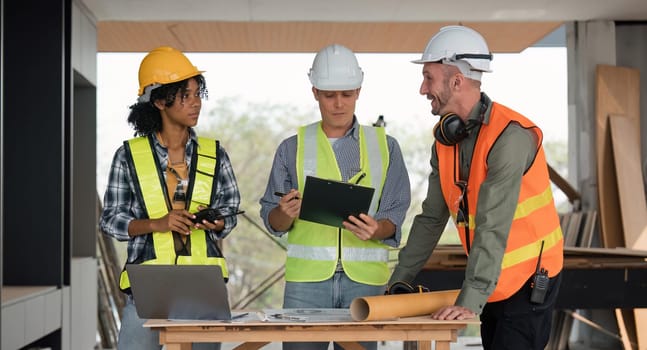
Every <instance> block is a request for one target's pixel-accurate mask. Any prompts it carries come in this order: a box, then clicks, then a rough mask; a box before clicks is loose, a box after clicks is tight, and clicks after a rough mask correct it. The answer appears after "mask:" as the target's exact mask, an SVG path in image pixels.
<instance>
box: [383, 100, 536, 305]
mask: <svg viewBox="0 0 647 350" xmlns="http://www.w3.org/2000/svg"><path fill="white" fill-rule="evenodd" d="M484 96H485V95H484ZM485 100H486V103H487V106H488V107H487V110H486V112H485V114H484V120H483V122H484V123H486V124H487V123H488V122H489V118H490V110H491V101H490V100H489V98H487V96H485ZM480 109H481V107H480V103H479V104H477V105H476V106H475V107H474V108H473V110H472V111H471V113H470V118H471V119H475V118H479V117H480ZM477 135H478V128H477V129H474V130H472V132H471V133H470V134H469V136H468V137H467V138H466V139H465V140H463V141H462V142H461V143H460V146H459V147H460V154H461V155H460V166H461V173H462V174H468V173H469V166H470V164H469V163H470V160H471V158H472V151H473V149H474V143H475V141H476V136H477ZM535 154H536V142H535V138H534V136H533V135H532V133H531V132H529V131H527V130H525V129H523V128H522V127H521V126H519V125H518V124H515V123H512V124H510V125H509V126H508V127H507V128H506V129H505V130H504V131H503V133H502V134H501V136H500V137H499V139H498V140H497V141H496V143H495V144H494V145H493V146H492V150H491V152H490V154H489V155H488V159H487V164H488V173H487V176H486V178H485V181H484V182H483V183H482V184H481V186H480V190H479V198H478V202H477V207H476V218H475V220H476V229H475V232H474V241H473V242H471V249H470V254H469V258H468V261H467V267H466V270H465V279H464V280H463V286H462V288H461V291H460V294H459V295H458V298H457V300H456V305H459V306H463V307H466V308H468V309H470V310H472V311H474V312H476V313H479V314H480V313H481V312H482V311H483V307H484V306H485V303H486V302H487V299H488V297H489V296H490V294H492V291H494V288H495V287H496V283H497V280H498V277H499V274H500V272H501V261H502V259H503V254H504V252H505V248H506V243H507V240H508V233H509V229H510V226H511V224H512V219H513V217H514V212H515V209H516V207H517V198H519V192H520V190H521V178H522V176H523V174H524V172H525V171H526V170H527V169H528V168H529V167H530V166H531V165H532V162H533V160H534V158H535ZM430 163H431V174H430V175H429V186H428V189H427V197H426V198H425V200H424V201H423V203H422V212H421V213H420V214H418V215H417V216H416V217H415V219H414V221H413V225H412V227H411V231H410V233H409V238H408V240H407V244H406V246H405V247H404V248H403V249H402V250H401V251H400V254H399V263H398V265H397V267H396V268H395V270H394V272H393V274H392V275H391V279H390V280H389V285H390V284H391V283H393V282H395V281H407V282H411V281H412V280H413V279H414V278H415V277H416V275H417V274H418V272H419V271H420V270H421V269H422V267H423V266H424V264H425V263H426V262H427V260H428V259H429V256H430V255H431V253H432V251H433V250H434V248H435V247H436V244H437V243H438V239H439V238H440V236H441V234H442V233H443V231H444V229H445V226H446V224H447V220H449V210H448V208H447V205H446V204H445V200H444V198H443V194H442V190H441V187H440V176H439V174H438V155H437V153H436V147H435V143H434V146H432V155H431V161H430Z"/></svg>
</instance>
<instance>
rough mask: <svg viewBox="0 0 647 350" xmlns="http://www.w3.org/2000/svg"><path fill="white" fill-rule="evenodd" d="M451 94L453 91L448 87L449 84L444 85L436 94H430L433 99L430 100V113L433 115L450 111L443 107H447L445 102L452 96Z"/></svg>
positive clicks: (440, 114) (441, 114)
mask: <svg viewBox="0 0 647 350" xmlns="http://www.w3.org/2000/svg"><path fill="white" fill-rule="evenodd" d="M453 94H454V93H453V92H452V90H451V89H450V88H449V86H448V85H445V87H444V88H443V90H441V91H440V92H439V93H438V94H436V95H432V97H433V100H432V102H431V113H432V114H433V115H437V116H443V115H445V114H447V113H448V112H451V111H445V109H446V107H447V103H448V102H449V100H450V99H451V98H452V96H453ZM434 104H435V106H434Z"/></svg>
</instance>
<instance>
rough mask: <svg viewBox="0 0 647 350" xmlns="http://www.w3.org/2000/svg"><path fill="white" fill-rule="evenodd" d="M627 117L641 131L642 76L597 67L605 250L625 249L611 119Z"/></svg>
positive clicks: (627, 70) (626, 70) (622, 69)
mask: <svg viewBox="0 0 647 350" xmlns="http://www.w3.org/2000/svg"><path fill="white" fill-rule="evenodd" d="M611 114H621V115H625V116H627V117H628V118H630V120H631V121H632V123H633V125H634V127H635V128H636V130H640V119H639V117H640V73H639V71H638V70H637V69H632V68H625V67H616V66H608V65H598V66H597V67H596V86H595V117H596V130H595V135H596V136H595V137H596V163H597V178H598V207H599V213H598V214H599V215H600V224H601V229H600V234H601V238H602V246H603V247H605V248H615V247H624V246H625V244H624V236H623V231H622V223H621V221H620V200H619V198H618V190H617V188H618V187H617V178H616V173H615V171H614V169H613V166H612V164H613V152H612V148H611V136H610V133H609V130H608V129H609V128H608V125H609V123H608V118H609V115H611Z"/></svg>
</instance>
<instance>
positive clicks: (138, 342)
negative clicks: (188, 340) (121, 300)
mask: <svg viewBox="0 0 647 350" xmlns="http://www.w3.org/2000/svg"><path fill="white" fill-rule="evenodd" d="M145 322H146V319H141V318H139V316H137V310H135V304H134V302H133V298H132V297H130V296H129V297H128V298H126V305H125V306H124V308H123V310H122V311H121V328H119V340H118V342H117V349H118V350H159V349H161V348H162V346H161V345H160V335H159V332H158V331H153V330H151V329H150V328H147V327H144V323H145ZM193 350H220V343H196V344H193Z"/></svg>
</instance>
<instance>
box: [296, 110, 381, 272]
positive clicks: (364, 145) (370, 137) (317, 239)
mask: <svg viewBox="0 0 647 350" xmlns="http://www.w3.org/2000/svg"><path fill="white" fill-rule="evenodd" d="M297 140H298V141H297V177H298V183H299V191H301V192H303V189H304V186H305V177H306V176H308V175H310V176H317V177H321V178H325V179H331V180H336V181H341V179H342V177H341V171H340V169H339V166H338V165H337V159H336V157H335V153H334V151H333V149H332V147H331V145H330V141H329V140H328V138H327V136H326V135H325V133H324V132H323V129H322V128H321V122H317V123H313V124H310V125H307V126H304V127H301V128H300V129H299V132H298V134H297ZM359 153H360V160H359V163H360V164H359V165H360V169H361V171H360V173H358V174H356V175H354V176H353V177H352V178H351V179H350V182H354V181H353V180H355V181H356V180H357V179H358V178H359V177H360V175H361V174H362V172H363V173H364V174H365V176H364V177H363V178H362V179H361V181H360V182H359V184H360V185H363V186H370V187H373V188H375V193H374V196H373V199H372V202H371V206H370V209H369V213H368V214H369V215H371V216H374V215H375V213H376V212H377V210H378V207H379V202H380V197H381V195H382V188H383V186H384V181H385V176H386V171H387V169H388V166H389V150H388V144H387V142H386V133H385V131H384V128H374V127H366V126H360V129H359ZM340 237H341V243H340V241H339V239H340ZM339 246H341V262H342V266H343V267H344V271H346V274H347V275H348V276H349V278H351V279H352V280H354V281H357V282H360V283H365V284H370V285H383V284H385V283H386V282H387V281H388V278H389V275H390V271H389V269H388V266H387V261H388V250H387V248H388V246H386V245H385V244H383V243H381V242H379V241H375V240H368V241H362V240H360V239H358V238H357V237H355V235H354V234H353V233H352V232H349V231H347V230H343V229H341V234H340V229H339V228H337V227H332V226H326V225H320V224H316V223H313V222H309V221H304V220H299V219H297V220H295V222H294V224H293V226H292V229H291V230H290V232H289V234H288V252H287V255H288V256H287V262H286V272H285V278H286V281H290V282H315V281H323V280H326V279H328V278H330V277H331V276H332V275H333V274H334V272H335V268H336V265H337V260H338V257H339V254H340V252H339V248H338V247H339Z"/></svg>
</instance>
